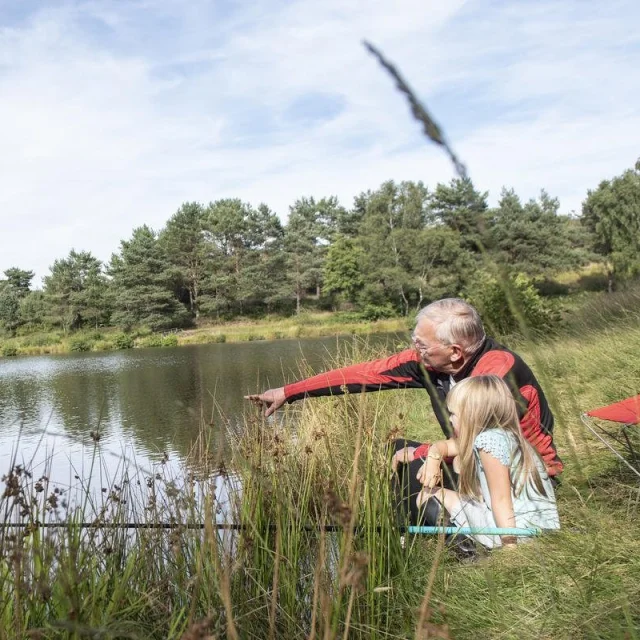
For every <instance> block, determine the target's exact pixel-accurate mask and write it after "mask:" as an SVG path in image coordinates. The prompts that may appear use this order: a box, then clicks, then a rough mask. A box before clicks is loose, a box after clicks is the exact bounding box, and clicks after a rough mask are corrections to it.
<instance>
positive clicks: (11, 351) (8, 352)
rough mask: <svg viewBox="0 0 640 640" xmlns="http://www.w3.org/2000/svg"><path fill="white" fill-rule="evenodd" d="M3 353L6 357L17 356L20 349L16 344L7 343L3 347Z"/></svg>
mask: <svg viewBox="0 0 640 640" xmlns="http://www.w3.org/2000/svg"><path fill="white" fill-rule="evenodd" d="M2 355H3V356H5V358H11V357H13V356H17V355H18V349H17V348H16V347H15V345H12V344H5V345H4V346H3V347H2Z"/></svg>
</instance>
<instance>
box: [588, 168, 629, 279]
mask: <svg viewBox="0 0 640 640" xmlns="http://www.w3.org/2000/svg"><path fill="white" fill-rule="evenodd" d="M582 221H583V223H584V225H585V226H586V227H587V228H588V229H589V230H590V231H591V232H592V233H593V234H594V237H595V243H594V249H595V251H597V252H598V253H599V254H601V255H602V256H604V257H605V258H606V260H607V261H609V263H610V265H611V271H612V272H611V280H612V283H611V284H613V280H614V279H617V280H624V279H627V278H632V277H635V276H637V275H638V274H640V171H638V170H637V169H636V170H633V169H629V170H628V171H625V172H624V173H623V174H622V175H621V176H617V177H615V178H613V180H611V181H609V180H604V181H602V182H601V183H600V185H599V186H598V188H597V189H596V190H595V191H589V192H588V194H587V198H586V200H585V201H584V202H583V204H582Z"/></svg>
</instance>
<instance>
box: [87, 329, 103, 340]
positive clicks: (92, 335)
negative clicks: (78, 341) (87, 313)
mask: <svg viewBox="0 0 640 640" xmlns="http://www.w3.org/2000/svg"><path fill="white" fill-rule="evenodd" d="M87 338H88V339H89V340H91V341H93V342H97V341H98V340H102V339H103V338H104V335H103V334H102V333H100V331H90V332H89V333H87Z"/></svg>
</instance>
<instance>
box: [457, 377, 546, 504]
mask: <svg viewBox="0 0 640 640" xmlns="http://www.w3.org/2000/svg"><path fill="white" fill-rule="evenodd" d="M447 407H448V408H449V410H450V411H451V413H455V414H456V416H457V418H458V449H459V452H460V493H462V494H463V495H470V496H475V497H479V496H480V486H479V482H478V472H477V463H476V456H475V454H474V451H473V443H474V442H475V439H476V437H477V436H478V434H479V433H482V432H483V431H485V430H487V429H496V428H499V429H502V430H504V431H507V432H509V433H512V434H513V436H514V437H515V439H516V442H517V449H516V450H515V451H514V454H513V455H514V457H515V458H517V461H516V467H515V473H513V474H511V478H512V482H513V483H514V492H515V495H520V493H521V492H522V490H523V489H524V488H525V487H528V485H530V484H531V485H533V487H535V489H536V491H537V493H539V494H540V495H543V496H546V495H547V492H546V491H545V489H544V486H543V484H542V478H541V477H540V473H539V471H538V468H537V466H536V458H539V456H538V453H537V452H536V450H535V449H534V448H533V447H532V446H531V445H530V444H529V443H528V442H527V441H526V440H525V438H524V436H523V435H522V430H521V429H520V420H519V419H518V410H517V407H516V401H515V400H514V398H513V395H512V394H511V391H510V389H509V387H508V386H507V384H506V383H505V382H504V380H502V378H499V377H498V376H477V377H474V378H466V379H465V380H462V381H461V382H459V383H458V384H456V386H455V387H454V388H453V389H452V390H451V392H450V393H449V395H448V397H447ZM518 452H519V453H520V455H519V456H518V455H517V454H518ZM512 462H513V459H512Z"/></svg>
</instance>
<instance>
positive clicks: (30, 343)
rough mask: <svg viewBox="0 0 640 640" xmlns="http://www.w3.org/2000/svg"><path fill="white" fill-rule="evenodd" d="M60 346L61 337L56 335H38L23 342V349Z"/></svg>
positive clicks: (28, 337) (31, 336) (33, 335)
mask: <svg viewBox="0 0 640 640" xmlns="http://www.w3.org/2000/svg"><path fill="white" fill-rule="evenodd" d="M53 344H60V335H59V334H55V333H36V334H32V335H30V336H27V337H25V338H24V339H23V340H22V346H23V347H48V346H51V345H53Z"/></svg>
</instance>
